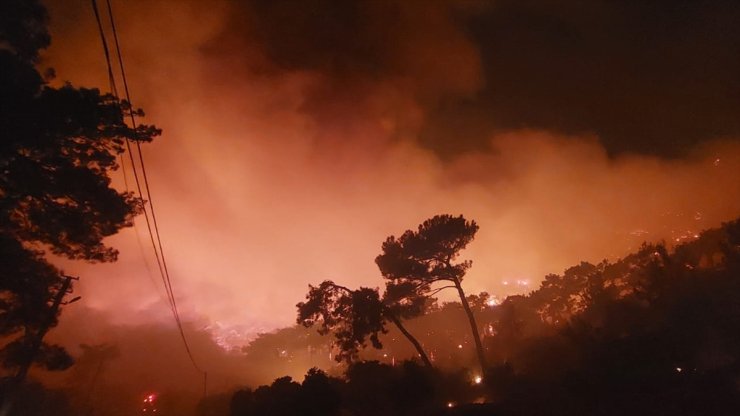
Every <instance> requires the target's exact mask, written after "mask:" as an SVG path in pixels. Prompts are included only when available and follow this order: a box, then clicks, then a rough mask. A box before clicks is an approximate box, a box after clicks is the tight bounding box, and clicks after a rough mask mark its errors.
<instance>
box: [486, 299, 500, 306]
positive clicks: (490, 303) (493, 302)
mask: <svg viewBox="0 0 740 416" xmlns="http://www.w3.org/2000/svg"><path fill="white" fill-rule="evenodd" d="M498 304H499V302H498V299H496V298H489V299H488V300H487V301H486V305H488V306H491V307H493V306H496V305H498Z"/></svg>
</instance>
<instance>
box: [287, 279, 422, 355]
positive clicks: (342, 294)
mask: <svg viewBox="0 0 740 416" xmlns="http://www.w3.org/2000/svg"><path fill="white" fill-rule="evenodd" d="M397 289H398V288H397V287H396V288H391V289H390V290H389V291H386V298H387V299H388V301H386V299H381V298H380V296H379V295H378V290H377V289H370V288H364V287H363V288H360V289H357V290H352V289H349V288H347V287H344V286H341V285H337V284H336V283H334V282H332V281H330V280H326V281H324V282H322V283H321V284H320V285H319V286H316V287H314V286H311V285H309V292H308V294H307V295H306V302H300V303H298V304H297V305H296V306H297V307H298V319H297V321H298V323H299V324H301V325H303V326H305V327H310V326H313V325H315V324H320V325H321V326H320V328H319V333H321V334H327V333H329V332H332V333H334V336H335V337H336V341H335V346H336V347H337V349H338V350H339V354H337V356H336V359H337V361H342V360H344V361H346V362H347V363H350V362H351V361H352V360H354V359H355V358H356V357H357V354H358V352H359V350H360V349H361V348H364V347H365V346H366V345H367V340H368V339H369V340H370V343H371V344H372V346H373V347H374V348H378V349H380V348H382V347H383V345H382V343H381V342H380V334H384V333H386V332H387V330H386V328H385V325H386V322H387V321H391V322H393V324H394V325H396V327H397V328H398V330H399V331H401V333H402V334H403V335H404V336H405V337H406V338H407V339H408V340H409V342H411V344H412V345H413V346H414V348H415V349H416V351H417V352H418V353H419V357H421V359H422V361H423V362H424V364H426V365H427V366H428V367H432V362H431V361H430V360H429V357H428V356H427V354H426V352H425V351H424V349H423V348H422V346H421V343H419V341H418V340H417V339H416V338H415V337H414V336H413V335H412V334H411V333H410V332H409V331H408V330H407V329H406V328H405V327H404V325H403V323H402V322H401V320H402V319H407V318H409V317H412V316H416V315H414V314H415V313H421V311H422V310H423V309H422V307H420V306H419V305H412V304H408V305H400V304H396V303H394V300H395V299H396V298H395V297H393V296H395V294H396V293H397V292H398V291H397ZM389 293H391V294H393V295H388V294H389Z"/></svg>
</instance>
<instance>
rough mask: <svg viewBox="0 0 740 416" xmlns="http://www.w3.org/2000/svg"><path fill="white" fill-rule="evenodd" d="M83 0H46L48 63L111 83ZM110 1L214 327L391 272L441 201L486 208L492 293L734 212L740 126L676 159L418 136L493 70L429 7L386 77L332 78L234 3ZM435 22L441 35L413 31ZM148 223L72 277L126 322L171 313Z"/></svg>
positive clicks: (497, 139)
mask: <svg viewBox="0 0 740 416" xmlns="http://www.w3.org/2000/svg"><path fill="white" fill-rule="evenodd" d="M58 3H63V4H58ZM71 3H73V2H50V3H49V8H50V15H51V18H52V24H51V30H52V47H51V48H50V50H49V51H48V53H47V54H46V55H45V56H46V58H45V61H44V64H48V65H50V66H53V67H54V68H55V69H56V71H57V79H58V80H59V81H66V80H69V81H71V82H72V83H73V84H75V85H81V86H100V87H102V88H103V89H107V87H106V86H107V84H108V83H107V77H106V72H105V71H106V70H105V66H104V60H103V54H102V49H101V46H100V39H99V38H98V35H97V29H96V27H95V22H94V18H93V15H92V12H91V10H89V4H88V2H79V3H80V4H71ZM113 4H114V7H115V8H116V9H115V10H116V12H117V18H118V22H117V23H118V27H119V36H120V39H121V42H122V48H123V53H124V58H125V60H126V65H127V75H128V80H129V83H130V88H131V93H132V98H133V101H134V104H135V105H136V106H140V107H143V108H144V109H145V110H146V112H147V118H146V121H147V122H152V123H155V124H156V125H157V126H159V127H161V128H163V129H164V135H163V136H162V137H161V138H159V139H157V140H156V142H155V143H152V144H149V145H146V146H144V147H145V157H146V160H147V169H148V173H149V177H150V181H151V187H152V191H153V195H154V203H155V207H156V208H157V216H158V220H159V223H160V230H161V233H162V238H163V243H164V245H165V251H166V255H167V261H168V265H169V268H170V271H171V275H172V279H173V285H174V290H175V294H176V296H177V300H178V304H179V306H180V309H181V314H182V315H183V317H184V319H186V320H188V321H195V322H197V324H198V325H203V326H209V327H211V328H221V329H220V330H219V331H216V332H217V333H219V334H223V333H226V332H227V331H228V330H230V329H236V330H237V331H238V332H239V333H242V334H253V333H255V332H257V331H264V330H269V329H273V328H276V327H280V326H285V325H290V324H292V323H293V322H294V319H295V304H296V303H297V302H299V301H301V300H302V299H303V296H304V295H305V293H306V291H307V285H308V284H309V283H318V282H320V281H322V280H324V279H334V280H336V281H340V282H342V283H343V284H346V285H365V286H373V287H377V286H382V280H381V278H380V275H379V272H378V270H377V268H376V266H375V264H374V263H373V259H374V258H375V256H376V255H377V254H379V252H380V245H381V242H382V241H383V240H384V239H385V238H386V237H387V236H388V235H391V234H395V235H398V234H400V233H401V232H403V231H404V230H406V229H408V228H415V227H416V225H417V224H419V223H420V222H421V221H423V220H424V219H426V218H428V217H431V216H433V215H435V214H439V213H450V214H453V215H458V214H463V215H465V216H466V218H468V219H474V220H475V221H476V222H478V224H479V225H480V231H479V233H478V235H477V237H476V239H475V241H474V242H473V243H472V244H471V245H470V247H469V249H468V250H467V251H466V252H465V253H464V256H465V257H466V258H469V259H471V260H473V267H472V269H471V271H470V272H469V274H468V276H467V277H466V278H465V281H464V286H465V288H466V289H467V290H468V292H469V293H475V292H479V291H483V290H487V291H489V292H493V293H498V294H505V293H513V292H514V291H516V289H512V288H511V285H509V286H505V285H504V284H503V282H504V281H510V282H514V281H516V280H517V279H520V280H521V279H530V280H531V282H532V284H533V285H535V284H536V283H537V282H538V281H539V280H540V279H541V278H542V277H543V276H544V275H545V274H546V273H553V272H554V273H559V272H562V270H563V269H564V268H566V267H567V266H569V265H572V264H574V263H577V262H579V261H581V260H587V261H593V262H596V261H600V260H601V259H604V258H614V257H616V256H621V255H623V254H625V253H626V252H628V251H629V250H632V249H634V248H636V247H637V246H638V245H639V243H640V242H641V241H642V240H644V239H646V240H651V241H656V240H660V239H671V238H675V237H677V236H679V235H680V234H685V232H689V231H691V232H694V231H698V230H700V229H703V228H707V227H712V226H716V225H719V224H720V223H721V222H722V221H725V220H730V219H733V218H735V217H737V216H738V215H739V214H740V182H739V181H738V180H737V178H739V177H740V144H739V143H738V141H737V140H730V139H727V138H726V139H725V140H724V141H722V140H717V141H712V142H706V143H705V144H703V145H701V146H698V147H696V148H695V149H694V150H693V151H692V152H690V154H689V155H688V156H687V157H685V158H681V159H672V160H664V159H659V158H656V157H652V156H638V155H626V154H623V155H620V156H616V157H614V158H610V157H607V153H606V151H605V149H604V148H603V146H602V145H601V144H600V141H599V140H598V137H596V136H593V135H590V136H589V135H584V136H582V137H580V136H579V137H573V136H566V135H563V134H560V133H554V132H548V131H544V130H536V129H526V128H523V129H519V130H508V131H506V132H501V133H497V134H494V135H491V136H490V138H489V147H488V149H486V150H481V151H477V152H471V153H466V154H462V155H454V156H450V157H440V154H439V153H437V152H434V151H431V150H429V149H427V148H426V147H423V146H421V145H420V144H419V140H418V134H419V132H420V130H421V129H422V127H423V126H424V125H425V123H426V122H427V121H428V117H430V115H429V113H428V111H427V109H428V108H429V105H430V104H429V103H430V102H436V101H438V100H442V99H443V97H448V96H450V95H453V96H465V95H469V94H475V93H476V91H478V89H480V88H482V86H483V85H484V84H485V82H486V80H485V79H484V76H483V74H482V70H481V68H480V65H481V58H480V56H479V53H478V50H477V48H476V45H475V44H473V43H472V42H471V40H470V39H469V38H468V37H467V36H466V34H465V33H464V32H463V31H461V30H460V29H459V28H458V27H456V26H455V25H454V23H453V22H452V21H451V20H448V19H447V18H446V16H445V15H443V14H440V13H437V12H438V11H437V10H436V9H435V8H433V7H432V8H430V10H428V13H425V14H423V15H421V16H416V15H414V19H410V23H409V27H410V28H411V29H409V30H408V32H404V33H405V35H404V36H403V37H402V38H399V39H398V40H397V42H395V44H394V48H393V50H392V52H393V53H392V54H390V55H391V56H392V59H393V60H394V65H395V66H394V68H398V70H397V71H395V72H394V73H393V76H389V77H379V78H374V77H371V76H358V77H357V78H352V77H349V78H348V77H346V76H343V77H341V79H339V78H332V76H331V73H327V72H326V71H322V70H318V69H312V68H294V69H286V68H285V67H282V66H279V65H277V64H275V63H274V62H272V61H271V59H272V58H271V57H269V56H268V55H267V54H266V53H264V50H263V47H262V45H261V44H260V42H258V41H257V40H256V39H252V38H250V36H249V34H248V33H247V35H245V36H242V37H239V38H238V39H230V38H228V37H223V36H221V34H222V33H221V32H222V30H223V29H224V27H225V25H226V23H225V22H226V20H227V17H228V16H230V15H231V14H232V13H233V10H232V8H233V7H235V6H234V3H231V2H210V1H209V2H202V1H192V2H185V1H153V2H144V1H133V2H122V1H114V2H113ZM415 19H416V20H415ZM429 22H432V23H434V24H435V26H434V27H435V28H437V29H438V30H434V31H431V30H413V29H414V28H417V29H418V28H422V27H426V26H425V25H424V24H425V23H429ZM414 25H416V26H414ZM409 51H414V52H413V53H411V52H409ZM389 59H391V58H389ZM115 180H116V182H117V183H118V184H119V186H121V185H122V180H121V177H117V178H115ZM137 230H138V232H139V233H141V241H142V242H143V243H144V250H143V252H142V250H141V249H140V247H139V245H138V243H137V239H136V231H137ZM137 230H134V229H127V230H124V231H123V232H121V233H120V234H119V235H118V236H116V237H114V238H111V240H110V244H111V245H113V246H115V247H116V248H118V249H119V250H120V252H121V254H120V258H119V261H118V262H117V263H114V264H104V265H86V264H73V265H66V266H65V267H66V269H67V270H66V271H67V272H69V273H74V274H76V275H79V276H80V277H81V280H80V283H79V284H78V286H77V292H78V293H79V294H81V295H82V296H83V302H84V304H85V305H86V306H87V307H89V308H92V309H97V310H101V311H103V312H105V313H106V314H109V313H111V312H112V311H115V313H116V314H115V315H113V316H114V317H112V318H111V319H112V320H113V321H115V322H116V323H122V324H126V323H137V324H138V323H142V322H152V321H154V322H157V321H161V322H168V323H171V322H170V321H171V317H170V316H169V311H168V309H167V307H166V302H165V301H163V300H162V298H163V293H164V292H163V290H162V288H161V284H160V283H159V281H158V278H157V276H156V275H154V274H152V275H149V274H148V273H147V268H146V266H145V262H144V257H146V258H147V260H148V262H149V264H150V267H152V271H154V266H153V265H154V262H153V257H152V256H151V254H149V253H150V252H151V251H150V249H149V246H148V245H146V243H147V241H148V239H147V237H145V236H144V234H143V232H144V230H145V228H144V223H143V221H142V219H139V220H138V221H137ZM142 253H144V254H142Z"/></svg>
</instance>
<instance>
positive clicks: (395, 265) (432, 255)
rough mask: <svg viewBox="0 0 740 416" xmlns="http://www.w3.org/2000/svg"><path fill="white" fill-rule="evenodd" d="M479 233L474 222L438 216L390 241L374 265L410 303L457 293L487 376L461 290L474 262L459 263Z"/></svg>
mask: <svg viewBox="0 0 740 416" xmlns="http://www.w3.org/2000/svg"><path fill="white" fill-rule="evenodd" d="M477 231H478V225H477V224H476V223H475V221H467V220H466V219H465V218H464V217H463V216H462V215H461V216H459V217H453V216H451V215H437V216H434V217H433V218H430V219H428V220H426V221H424V223H422V224H421V225H419V228H418V229H417V230H416V231H412V230H407V231H406V232H405V233H403V234H402V235H401V236H400V237H398V238H396V237H394V236H390V237H388V239H386V240H385V242H384V243H383V246H382V251H383V253H382V254H380V255H379V256H378V257H377V258H376V259H375V263H376V264H377V265H378V268H380V272H381V273H382V275H383V277H384V278H385V279H387V280H388V281H389V284H390V285H391V286H396V287H403V288H404V292H405V296H406V297H408V298H410V299H423V298H429V297H431V296H433V295H434V294H436V293H437V292H439V291H440V290H443V289H447V288H454V289H456V290H457V293H458V295H459V296H460V302H461V303H462V306H463V309H464V310H465V313H466V314H467V317H468V321H469V323H470V329H471V332H472V335H473V340H474V341H475V347H476V352H477V354H478V361H479V364H480V367H481V371H482V372H485V371H486V361H485V356H484V353H483V345H482V344H481V340H480V334H479V332H478V325H477V324H476V322H475V317H474V316H473V312H472V311H471V309H470V305H469V304H468V300H467V299H466V296H465V291H464V290H463V288H462V279H463V276H465V272H466V271H467V270H468V269H469V268H470V266H471V265H472V262H471V261H470V260H465V261H461V262H456V260H457V258H458V256H459V254H460V251H461V250H463V249H464V248H465V247H466V246H467V245H468V243H470V242H471V241H472V240H473V238H474V237H475V233H476V232H477ZM440 284H441V285H442V286H440Z"/></svg>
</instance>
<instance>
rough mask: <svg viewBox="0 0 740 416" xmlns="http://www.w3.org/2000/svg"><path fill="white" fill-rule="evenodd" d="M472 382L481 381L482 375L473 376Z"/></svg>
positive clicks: (477, 382)
mask: <svg viewBox="0 0 740 416" xmlns="http://www.w3.org/2000/svg"><path fill="white" fill-rule="evenodd" d="M473 382H474V383H475V384H480V383H481V382H483V377H481V376H475V377H474V378H473Z"/></svg>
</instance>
